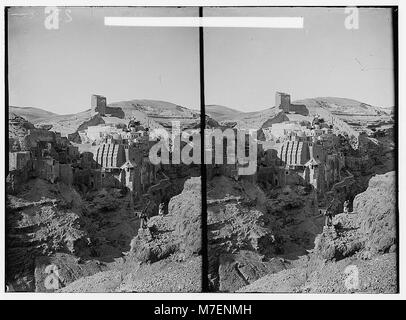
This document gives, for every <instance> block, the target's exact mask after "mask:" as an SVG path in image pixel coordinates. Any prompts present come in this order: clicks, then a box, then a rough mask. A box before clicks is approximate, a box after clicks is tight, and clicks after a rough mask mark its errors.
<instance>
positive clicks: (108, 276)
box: [62, 177, 201, 292]
mask: <svg viewBox="0 0 406 320" xmlns="http://www.w3.org/2000/svg"><path fill="white" fill-rule="evenodd" d="M200 221H201V182H200V178H198V177H195V178H190V179H189V180H187V181H186V182H185V185H184V189H183V191H182V193H180V194H179V195H177V196H175V197H173V198H172V199H171V200H170V203H169V211H168V214H167V215H158V216H154V217H151V219H149V221H148V229H144V230H142V229H141V230H139V231H138V234H137V232H135V234H136V236H135V237H134V238H133V239H132V241H131V248H130V250H129V252H128V253H127V255H125V256H124V257H122V258H119V259H116V261H115V262H113V263H110V264H108V269H107V270H106V271H103V272H99V273H97V274H95V275H92V276H89V277H84V278H81V279H78V280H77V281H75V282H73V283H71V284H70V285H68V286H66V287H64V288H63V289H62V291H63V292H198V291H200V288H201V257H200V250H201V229H200Z"/></svg>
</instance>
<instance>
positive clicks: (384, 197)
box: [240, 172, 397, 293]
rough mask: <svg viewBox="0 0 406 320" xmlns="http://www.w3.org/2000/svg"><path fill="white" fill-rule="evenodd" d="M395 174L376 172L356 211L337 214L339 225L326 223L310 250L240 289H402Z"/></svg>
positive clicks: (297, 290)
mask: <svg viewBox="0 0 406 320" xmlns="http://www.w3.org/2000/svg"><path fill="white" fill-rule="evenodd" d="M395 179H396V174H395V172H388V173H386V174H384V175H376V176H375V177H373V178H372V179H371V180H370V182H369V186H368V189H367V190H366V191H365V192H363V193H360V194H358V195H357V196H356V197H355V200H354V211H353V212H351V213H349V214H343V213H342V214H339V215H337V216H335V217H334V220H333V223H334V225H335V229H332V228H324V230H323V232H322V233H321V234H320V235H319V236H317V238H316V239H315V247H314V250H313V251H312V252H311V253H310V254H308V255H304V256H301V257H300V258H299V259H298V260H296V261H295V262H294V263H293V264H292V268H289V269H288V270H284V271H281V272H279V273H276V274H269V275H267V276H265V277H263V278H261V279H259V280H257V281H255V282H254V283H252V284H250V285H248V286H246V287H243V288H241V289H240V291H241V292H313V293H346V292H368V293H395V292H397V265H396V263H397V259H396V253H397V247H396V243H397V241H396V193H395Z"/></svg>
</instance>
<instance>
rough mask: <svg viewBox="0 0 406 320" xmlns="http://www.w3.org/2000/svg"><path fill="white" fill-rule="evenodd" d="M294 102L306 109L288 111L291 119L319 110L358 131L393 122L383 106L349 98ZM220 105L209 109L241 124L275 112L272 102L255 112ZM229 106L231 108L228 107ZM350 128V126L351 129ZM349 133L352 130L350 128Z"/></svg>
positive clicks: (257, 123)
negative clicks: (306, 112) (266, 107)
mask: <svg viewBox="0 0 406 320" xmlns="http://www.w3.org/2000/svg"><path fill="white" fill-rule="evenodd" d="M292 103H293V104H303V105H305V106H306V108H307V109H308V111H309V115H308V116H300V115H295V114H287V115H286V116H287V118H288V120H291V121H302V120H307V121H311V120H312V119H313V117H314V115H316V114H318V115H320V116H322V117H323V118H325V119H326V120H331V119H332V118H334V119H336V120H337V121H336V122H337V123H339V122H340V121H343V122H344V123H345V124H348V125H349V128H345V129H346V130H347V131H348V130H354V131H361V130H368V128H379V127H380V126H382V125H393V119H392V117H391V115H390V112H388V111H387V110H386V109H384V108H379V107H375V106H371V105H369V104H366V103H362V102H359V101H356V100H352V99H346V98H336V97H318V98H309V99H303V100H297V101H293V102H292ZM227 110H228V108H227V109H226V107H223V106H215V105H213V106H209V111H208V112H209V113H210V114H211V115H212V117H213V118H214V119H215V120H217V121H219V122H236V123H237V127H240V128H261V127H262V126H263V125H264V123H265V122H266V121H269V120H271V119H272V118H273V117H275V116H276V115H277V113H278V110H276V108H275V106H272V107H270V108H268V109H265V110H261V111H255V112H240V111H238V112H226V111H227ZM231 110H232V109H231ZM285 121H286V119H285ZM351 128H352V129H351ZM350 133H352V132H350Z"/></svg>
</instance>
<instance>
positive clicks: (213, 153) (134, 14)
mask: <svg viewBox="0 0 406 320" xmlns="http://www.w3.org/2000/svg"><path fill="white" fill-rule="evenodd" d="M4 14H5V32H6V42H5V46H6V51H5V52H6V56H5V60H6V90H5V91H6V94H5V95H6V106H5V112H4V114H5V115H6V117H8V121H7V118H6V120H5V130H6V131H7V133H6V134H5V147H4V150H5V154H4V157H3V161H4V163H5V165H6V166H5V176H4V179H5V182H4V184H5V203H4V204H3V207H4V208H3V210H4V213H5V215H4V224H5V234H4V237H5V248H4V261H5V279H4V283H5V291H6V294H7V293H12V292H31V293H34V292H35V293H48V294H51V295H57V294H61V293H168V292H169V293H202V292H205V293H207V294H212V293H223V294H224V296H225V295H226V293H239V294H241V295H244V294H245V293H259V294H261V295H263V294H268V295H269V296H272V294H278V293H289V294H312V293H313V294H314V293H317V294H360V293H373V294H382V293H385V294H390V293H398V292H399V275H398V270H399V243H398V238H399V237H398V234H399V230H398V227H399V224H398V214H399V212H398V201H397V200H398V191H397V188H398V184H397V179H398V178H397V164H398V160H397V148H398V146H397V122H398V120H397V109H398V106H397V104H398V98H397V92H398V91H397V86H398V84H397V76H396V75H397V71H396V69H397V63H398V62H397V54H396V52H397V38H396V37H397V9H396V7H344V6H343V7H299V6H296V7H295V6H289V7H271V6H269V7H241V6H235V7H231V6H229V7H210V6H207V7H196V6H189V7H169V6H168V7H164V6H162V7H135V6H134V7H114V6H111V7H107V6H106V7H103V6H93V7H90V6H89V7H86V6H82V7H73V6H72V7H62V6H60V7H43V6H41V7H39V6H35V7H34V6H33V7H30V6H25V7H22V6H21V7H17V6H11V7H7V8H5V13H4ZM220 298H221V295H220Z"/></svg>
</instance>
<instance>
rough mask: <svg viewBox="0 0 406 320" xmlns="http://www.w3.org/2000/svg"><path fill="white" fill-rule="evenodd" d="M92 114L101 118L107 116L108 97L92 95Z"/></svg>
mask: <svg viewBox="0 0 406 320" xmlns="http://www.w3.org/2000/svg"><path fill="white" fill-rule="evenodd" d="M91 105H92V113H93V114H94V113H98V114H100V115H101V116H105V115H106V97H103V96H99V95H97V94H93V95H92V101H91Z"/></svg>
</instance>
